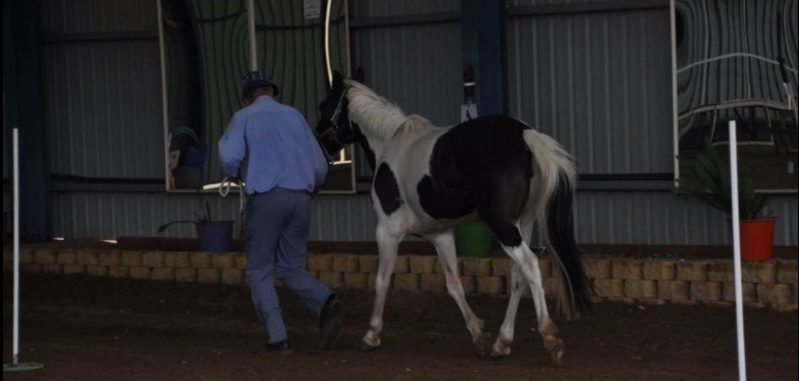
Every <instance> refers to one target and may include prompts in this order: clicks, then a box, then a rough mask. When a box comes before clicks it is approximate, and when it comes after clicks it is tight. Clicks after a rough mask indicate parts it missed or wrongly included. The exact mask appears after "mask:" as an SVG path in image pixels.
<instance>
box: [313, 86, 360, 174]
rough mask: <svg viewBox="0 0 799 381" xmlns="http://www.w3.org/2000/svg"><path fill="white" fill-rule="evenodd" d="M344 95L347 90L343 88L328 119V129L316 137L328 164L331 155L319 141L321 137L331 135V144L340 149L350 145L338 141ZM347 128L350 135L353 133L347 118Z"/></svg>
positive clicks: (331, 158)
mask: <svg viewBox="0 0 799 381" xmlns="http://www.w3.org/2000/svg"><path fill="white" fill-rule="evenodd" d="M346 95H347V88H344V90H343V91H342V93H341V96H340V97H339V99H338V104H337V105H336V109H335V110H334V111H333V115H332V116H331V117H330V127H329V128H328V129H327V130H326V131H325V132H323V133H322V134H320V135H319V136H318V137H317V139H319V145H320V146H321V147H322V152H323V153H324V154H325V157H326V158H327V161H328V163H331V162H332V161H333V154H332V153H330V152H328V151H327V147H326V146H325V144H324V143H323V142H322V140H321V139H322V138H323V137H325V136H327V135H330V134H332V135H333V142H334V143H335V144H337V145H339V146H342V147H343V146H345V145H347V144H349V143H351V142H342V141H341V139H339V131H340V130H341V127H340V126H339V117H340V116H341V112H342V111H343V110H344V98H345V97H346ZM347 126H348V127H349V129H350V130H349V131H350V133H352V131H353V127H352V120H350V119H349V118H347Z"/></svg>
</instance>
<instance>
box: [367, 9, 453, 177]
mask: <svg viewBox="0 0 799 381" xmlns="http://www.w3.org/2000/svg"><path fill="white" fill-rule="evenodd" d="M352 10H353V11H352V12H353V16H352V17H353V19H355V20H358V19H361V20H363V19H370V18H380V17H397V16H407V15H419V14H435V13H447V12H460V2H458V1H420V0H416V1H386V0H381V1H355V2H354V4H353V7H352ZM352 43H353V50H354V52H355V59H354V62H353V65H354V66H362V67H363V68H364V69H365V72H366V84H367V85H368V86H369V87H371V88H372V89H374V90H375V91H376V92H377V93H378V94H380V95H382V96H384V97H385V98H386V99H389V100H391V101H393V102H394V103H396V104H397V105H399V106H400V107H401V108H402V110H403V111H405V112H406V113H408V114H419V115H422V116H424V117H426V118H427V119H429V120H430V121H431V122H433V124H436V125H439V126H446V125H451V124H456V123H458V122H460V105H461V103H463V49H462V48H461V47H462V45H463V44H462V41H461V24H460V22H443V23H430V24H421V25H410V26H382V27H381V26H375V27H368V28H356V29H354V31H353V42H352ZM356 159H357V161H356V166H357V171H356V175H357V176H371V174H372V170H371V168H369V165H368V163H367V162H366V159H365V157H364V156H363V155H362V153H361V152H360V149H358V156H356Z"/></svg>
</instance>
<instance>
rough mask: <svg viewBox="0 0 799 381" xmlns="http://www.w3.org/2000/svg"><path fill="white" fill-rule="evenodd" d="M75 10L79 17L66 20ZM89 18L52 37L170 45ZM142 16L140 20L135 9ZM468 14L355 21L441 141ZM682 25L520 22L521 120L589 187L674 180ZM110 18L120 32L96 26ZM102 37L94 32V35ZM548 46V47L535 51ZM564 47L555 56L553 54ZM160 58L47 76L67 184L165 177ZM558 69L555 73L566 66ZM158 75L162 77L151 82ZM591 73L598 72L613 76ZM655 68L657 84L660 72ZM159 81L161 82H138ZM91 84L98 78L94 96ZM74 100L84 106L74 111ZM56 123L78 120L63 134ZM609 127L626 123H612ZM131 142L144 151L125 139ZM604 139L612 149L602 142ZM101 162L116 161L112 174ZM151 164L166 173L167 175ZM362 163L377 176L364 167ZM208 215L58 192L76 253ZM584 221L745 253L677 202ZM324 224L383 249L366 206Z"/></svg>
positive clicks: (113, 44) (360, 14) (777, 200)
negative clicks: (605, 177)
mask: <svg viewBox="0 0 799 381" xmlns="http://www.w3.org/2000/svg"><path fill="white" fill-rule="evenodd" d="M634 3H640V2H634ZM66 4H69V5H70V6H69V7H66ZM75 4H76V5H74V6H73V2H67V1H63V0H62V1H55V0H47V1H43V2H42V17H43V21H42V22H43V25H49V26H48V28H49V29H45V30H50V31H53V30H57V31H64V33H66V32H69V33H73V32H77V33H95V32H96V31H100V30H111V31H112V32H114V33H123V34H124V33H127V32H125V31H131V30H139V29H145V30H155V27H156V24H155V14H154V13H153V14H150V13H148V12H149V11H146V12H142V11H140V10H139V9H144V8H147V7H148V6H149V5H147V6H145V5H144V4H142V2H138V1H131V0H118V1H96V2H80V3H75ZM132 4H135V5H132ZM146 4H152V9H153V12H154V11H155V1H151V2H147V3H146ZM520 5H529V4H520ZM134 6H135V7H136V8H135V9H134V8H130V7H134ZM73 7H74V9H72V8H73ZM126 7H127V8H126ZM459 7H460V4H459V2H457V1H448V2H427V1H414V2H392V1H385V0H382V1H378V2H374V1H373V2H367V1H356V2H354V3H353V7H352V9H353V12H354V19H359V18H360V20H361V21H362V22H365V24H362V25H361V26H358V24H357V23H355V22H354V24H353V25H354V39H353V48H354V49H355V51H356V56H355V57H354V61H353V62H354V64H356V65H358V64H360V65H362V66H364V67H365V68H366V71H367V83H368V84H369V85H370V86H372V87H373V88H375V90H377V91H378V92H379V93H380V94H382V95H384V96H386V97H387V98H388V99H391V100H392V101H395V102H396V103H397V104H399V105H400V106H402V107H403V109H404V110H406V111H407V112H410V113H418V114H420V115H423V116H425V117H428V118H429V119H430V120H431V121H433V122H434V123H436V124H439V125H446V124H452V123H455V122H457V121H458V118H459V105H460V102H461V98H462V83H461V79H462V78H461V71H462V67H461V62H462V53H461V49H460V46H461V37H460V23H459V22H458V21H457V20H454V21H453V20H452V13H453V12H455V13H457V12H459ZM66 8H70V9H66ZM64 12H67V14H66V15H64ZM419 14H422V15H423V17H421V18H422V19H424V18H427V19H431V18H432V19H443V20H445V21H441V22H425V23H416V24H413V25H405V26H397V25H388V24H390V23H388V24H387V25H382V26H381V23H384V24H385V23H386V21H391V20H387V19H386V18H387V17H389V16H391V17H394V16H398V15H399V16H402V17H405V16H413V15H419ZM54 15H55V16H58V17H54ZM70 15H72V16H70ZM131 15H133V16H131ZM403 15H404V16H403ZM446 15H449V16H446ZM667 16H668V15H667V11H665V10H664V9H646V10H639V11H635V10H619V11H611V12H601V13H595V14H590V15H588V14H586V15H572V16H565V15H551V16H550V15H548V16H545V18H546V20H545V19H540V18H537V17H527V16H523V15H522V16H513V17H511V20H510V21H509V22H508V28H509V31H508V38H509V49H510V50H509V64H510V68H509V75H510V76H511V79H512V80H511V81H510V83H511V89H510V90H511V91H510V95H511V102H510V104H511V107H512V110H513V113H514V115H515V116H520V117H521V118H523V119H525V120H527V121H528V122H530V123H531V124H532V123H534V122H533V121H535V120H537V119H539V118H540V119H541V121H542V122H541V125H542V128H543V129H544V130H545V131H547V130H546V128H553V127H547V126H548V125H551V126H554V125H557V126H559V127H558V132H555V130H554V129H553V130H552V132H553V133H554V134H556V136H558V138H559V139H560V140H562V141H564V143H565V144H567V146H568V147H569V148H570V149H574V150H575V151H576V152H577V154H578V158H579V159H580V166H581V167H580V168H581V169H582V170H583V171H585V172H587V173H614V174H630V173H658V172H670V171H671V168H670V165H671V164H670V163H671V152H672V147H671V119H670V115H669V116H666V114H665V113H664V111H663V110H670V97H666V96H662V94H661V92H663V91H666V92H669V91H670V90H668V88H666V89H665V90H664V87H663V86H664V83H665V85H666V86H668V85H669V84H670V82H669V81H670V75H671V74H670V71H669V70H670V69H669V68H668V66H662V65H663V64H662V63H661V62H660V60H661V59H663V57H666V58H668V57H669V56H668V50H667V47H665V45H663V46H661V44H658V41H659V40H660V39H661V38H664V37H663V36H664V35H667V33H668V32H667V28H668V21H667ZM114 17H118V18H119V19H116V18H114ZM103 18H105V19H106V21H104V22H99V21H96V20H102V19H103ZM550 18H551V19H552V20H549V19H550ZM569 18H570V19H569ZM48 20H49V21H48ZM74 20H79V21H74ZM90 20H91V21H90ZM447 20H448V21H447ZM367 21H368V22H367ZM606 24H607V38H606V37H605V29H606V27H605V25H606ZM624 25H626V27H623V26H624ZM90 26H91V28H93V29H86V28H89V27H90ZM103 28H106V29H103ZM624 28H626V29H624ZM517 30H518V31H517ZM625 30H626V34H627V36H626V37H622V36H621V32H623V31H625ZM533 31H535V36H536V37H535V38H533V37H532V36H531V34H532V33H533ZM97 33H99V32H97ZM514 33H515V34H514ZM586 34H589V35H590V37H591V38H592V40H591V41H594V39H596V41H594V43H596V44H598V45H595V46H587V44H585V43H583V42H581V41H580V40H582V39H584V36H585V35H586ZM51 36H52V35H51ZM83 36H86V35H83ZM581 36H582V37H583V38H581ZM56 37H57V36H56ZM616 38H618V39H622V38H626V39H627V40H626V42H625V44H628V43H632V45H630V46H629V47H626V48H620V47H619V46H618V45H621V43H618V44H616V43H615V42H614V41H615V39H616ZM511 42H512V43H511ZM553 42H554V43H555V45H551V44H552V43H553ZM561 44H563V45H561ZM157 46H158V43H157V40H148V39H146V38H144V39H142V38H140V39H134V40H129V39H128V40H121V41H104V42H81V43H74V44H73V43H52V44H46V45H45V47H44V49H45V55H44V56H43V59H44V60H45V62H44V67H45V70H48V69H47V68H49V69H50V70H53V71H52V72H51V74H47V72H45V82H46V83H45V86H46V87H47V88H48V89H56V88H57V87H66V88H67V89H61V90H57V89H56V90H54V91H55V93H57V94H61V95H60V96H58V97H56V96H51V99H49V100H47V107H48V119H47V121H48V127H49V128H51V131H55V133H54V135H57V134H62V135H58V136H62V138H59V139H57V140H56V139H55V138H54V140H53V143H54V144H53V147H52V149H53V150H54V151H53V154H54V155H56V154H60V155H65V153H67V152H71V153H73V155H74V156H75V158H74V159H72V158H70V160H72V161H67V163H66V164H65V163H61V162H57V163H53V164H54V167H53V172H54V173H57V174H58V173H64V174H74V175H80V176H98V177H114V178H117V177H123V178H133V179H135V178H146V177H163V163H162V162H161V158H162V157H163V142H162V136H163V135H162V123H161V112H160V102H161V95H160V91H159V89H160V80H159V77H158V71H157V70H158V68H157V59H158V55H157V54H158V52H157ZM551 46H568V47H569V49H558V50H557V52H556V54H554V55H552V56H547V55H546V52H547V51H548V50H551V49H550V47H551ZM605 48H608V49H610V50H609V51H608V52H607V56H608V58H607V59H608V60H609V61H605V53H604V49H605ZM664 49H666V50H665V53H664ZM531 50H532V51H531ZM79 51H80V52H81V53H82V54H83V55H84V57H88V56H91V55H94V57H95V58H96V59H94V60H89V59H85V58H82V57H77V56H78V54H77V52H79ZM511 52H512V54H511ZM536 52H537V54H534V53H536ZM664 54H665V56H664ZM86 55H88V56H86ZM67 57H73V58H71V59H67ZM514 57H517V58H514ZM619 57H626V58H625V60H626V61H624V62H626V63H623V62H622V61H616V59H617V58H619ZM544 58H546V59H544ZM47 60H50V61H51V62H47ZM52 60H56V61H52ZM552 60H555V65H553V64H552ZM58 62H61V63H68V64H69V67H66V66H58V65H56V64H55V63H58ZM151 62H152V66H147V65H150V63H151ZM534 62H538V63H536V65H538V66H537V67H542V68H544V67H546V68H550V67H551V68H552V69H555V68H556V69H558V70H555V75H554V78H555V80H554V81H549V79H546V81H549V82H545V80H544V79H541V78H540V77H539V79H538V82H536V81H535V72H534V71H533V70H532V65H533V63H534ZM570 62H571V64H569V63H570ZM588 63H596V65H597V67H594V66H593V65H591V66H589V65H588ZM547 65H550V66H547ZM623 65H626V66H627V70H626V71H617V67H616V66H623ZM642 65H646V67H647V68H648V69H649V70H644V68H642V67H641V66H642ZM145 66H146V67H152V69H147V70H141V71H139V70H137V68H138V67H145ZM56 69H58V70H56ZM600 69H601V70H600ZM547 70H548V71H549V72H550V73H551V72H552V70H551V69H547ZM608 72H609V73H608ZM78 74H80V75H81V76H84V77H83V78H87V79H86V80H82V81H76V80H75V78H77V77H73V78H71V79H70V82H66V79H65V78H64V77H65V76H67V75H74V76H76V75H78ZM95 74H98V75H95ZM90 75H91V76H93V78H92V79H90V80H89V79H88V77H89V76H90ZM114 76H116V77H117V78H120V77H121V78H123V80H130V81H131V82H134V81H135V82H137V83H136V84H135V86H133V85H131V87H129V88H126V89H125V93H124V97H118V99H119V100H118V101H117V100H115V99H108V100H104V99H103V98H106V97H109V96H117V95H118V94H116V93H112V90H113V89H107V88H106V89H104V88H103V86H105V85H104V82H103V78H112V79H113V78H114ZM59 81H61V82H59ZM117 81H119V79H117ZM642 81H643V82H642ZM589 84H590V86H591V88H590V89H591V91H590V92H589V93H590V94H594V95H593V96H591V97H588V96H586V94H584V93H582V92H581V89H583V88H581V87H580V86H588V85H589ZM48 86H49V87H48ZM608 86H610V89H609V90H608ZM59 91H61V93H59ZM64 92H66V93H64ZM607 94H610V99H611V100H613V101H612V104H611V108H612V110H610V112H608V113H607V114H605V112H606V108H607V105H606V104H605V103H604V102H605V98H606V97H607ZM669 94H670V92H669ZM65 96H71V97H78V98H73V99H72V100H71V101H69V102H64V101H63V97H65ZM553 97H554V99H555V100H557V103H556V105H555V106H552V104H551V103H547V100H552V99H550V98H553ZM625 99H626V100H625ZM70 102H71V103H70ZM133 102H138V103H133ZM625 102H626V103H625ZM536 107H538V111H536ZM120 110H121V111H120ZM126 110H139V112H136V113H133V112H132V111H126ZM643 110H646V112H644V111H643ZM126 112H128V113H129V114H127V113H126ZM51 114H55V115H62V116H67V115H68V116H69V117H67V118H66V119H62V118H55V117H53V116H51ZM117 114H119V115H117ZM539 114H540V115H539ZM120 115H121V116H120ZM564 115H566V116H564ZM608 115H610V122H608V121H607V120H608ZM553 120H554V122H553ZM547 121H549V123H547ZM50 123H55V124H57V125H53V124H50ZM589 123H590V128H591V129H590V130H589V129H588V128H589V127H588V124H589ZM560 126H565V127H560ZM561 128H562V130H561ZM128 133H129V134H130V136H129V135H124V134H128ZM134 135H135V136H134ZM594 135H596V136H599V137H600V138H599V139H589V137H590V136H594ZM98 136H100V137H101V138H99V139H98V138H97V137H98ZM664 136H666V138H664ZM109 139H110V140H111V142H112V143H111V144H113V143H114V142H116V141H118V140H123V141H124V142H125V143H126V145H127V146H130V147H136V150H135V152H132V151H129V152H125V151H121V148H119V147H118V146H112V149H109V150H106V151H101V150H102V149H105V148H103V146H102V144H106V145H107V144H109V143H108V142H109ZM115 139H116V140H115ZM608 139H610V140H611V143H612V144H611V145H610V147H607V141H608ZM664 139H665V140H664ZM594 140H598V141H594ZM617 141H623V142H625V143H624V144H625V145H626V144H627V142H629V144H630V145H629V146H624V145H618V146H617V145H616V144H617V143H616V142H617ZM56 147H58V148H56ZM113 147H116V148H113ZM59 150H60V151H59ZM59 152H60V153H59ZM84 152H85V154H84ZM112 153H113V155H112ZM63 157H65V158H67V157H69V155H65V156H63ZM98 157H99V158H100V159H101V160H97V158H98ZM149 158H154V159H153V162H152V163H151V162H149V161H148V160H150V159H149ZM78 159H81V160H78ZM92 160H94V161H101V162H100V163H96V162H94V161H92ZM361 163H362V165H363V166H365V162H364V161H363V160H361ZM98 166H99V168H98ZM360 170H361V172H360V174H362V175H368V170H365V168H363V167H361V168H360ZM88 188H91V187H88ZM206 197H207V198H208V199H209V200H212V203H213V207H214V210H215V212H216V213H217V214H219V215H223V216H227V217H228V218H234V217H235V216H236V215H237V213H238V204H237V202H238V200H237V199H236V198H235V197H228V198H226V199H220V198H218V197H216V196H206ZM770 201H771V205H772V209H773V210H774V211H775V213H776V214H777V215H778V216H779V222H778V227H777V229H778V231H777V234H776V237H775V243H776V244H778V245H797V231H799V229H798V228H799V223H798V222H797V197H796V195H795V194H793V195H780V196H772V197H770ZM195 205H197V199H196V198H195V197H191V196H186V195H167V194H165V193H163V192H161V191H160V190H159V189H157V187H156V188H154V189H152V188H151V189H150V191H149V192H146V191H145V192H133V191H130V190H127V191H126V190H124V189H118V188H117V189H116V191H115V192H110V191H104V190H94V191H91V189H89V190H88V191H87V190H86V189H81V190H75V191H68V190H65V191H58V192H56V193H54V195H53V215H54V219H53V223H54V231H55V233H56V234H57V235H59V236H64V237H68V238H89V237H93V238H114V237H118V236H136V235H141V236H151V235H154V234H155V230H156V229H157V227H158V226H159V225H160V224H162V223H163V222H166V221H168V220H171V219H175V218H185V217H187V215H190V212H191V210H192V208H195ZM577 205H578V208H577V221H578V226H577V233H578V237H579V241H580V242H581V243H617V244H623V243H634V244H692V245H703V244H707V245H711V244H725V243H729V237H728V234H727V233H726V223H725V221H724V217H723V216H721V215H719V214H718V213H717V212H715V211H713V210H711V209H709V208H707V207H706V206H705V205H703V204H700V203H698V202H696V201H695V200H692V199H688V198H684V197H678V196H675V195H673V194H672V193H671V192H669V191H665V190H660V191H651V190H629V189H628V190H613V189H611V190H602V191H597V190H593V191H591V190H585V189H583V190H581V191H580V192H579V193H578V197H577ZM313 216H314V217H313V218H314V220H313V224H312V228H311V237H310V238H311V239H313V240H336V241H346V240H355V241H360V240H373V239H374V226H375V216H374V212H373V211H372V209H371V203H370V199H369V197H368V196H366V195H363V194H359V195H353V196H319V197H317V198H315V199H314V214H313ZM193 234H194V233H193V232H192V231H191V229H190V228H189V227H188V226H183V227H176V229H175V230H170V231H169V232H168V234H167V235H168V236H193Z"/></svg>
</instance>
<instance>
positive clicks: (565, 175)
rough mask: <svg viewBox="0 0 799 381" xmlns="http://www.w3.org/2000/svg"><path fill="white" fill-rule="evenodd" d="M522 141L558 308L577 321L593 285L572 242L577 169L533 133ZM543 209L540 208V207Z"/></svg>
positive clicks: (558, 148)
mask: <svg viewBox="0 0 799 381" xmlns="http://www.w3.org/2000/svg"><path fill="white" fill-rule="evenodd" d="M524 141H525V143H527V146H528V147H529V148H530V152H531V153H532V155H533V171H534V172H533V173H534V176H540V177H539V179H538V181H536V182H534V184H536V185H537V187H538V189H534V191H535V192H536V194H537V198H536V199H537V202H536V205H538V206H539V208H538V209H537V211H536V213H537V214H536V220H537V221H538V223H539V224H540V226H541V227H542V231H544V232H546V234H544V243H545V245H546V247H547V250H549V253H550V255H551V257H552V259H553V263H556V264H557V266H556V267H555V270H556V271H555V277H556V279H557V280H558V298H557V301H558V307H557V310H558V311H561V312H564V313H565V314H566V316H567V317H569V318H577V317H579V316H580V312H582V311H583V310H585V309H586V308H587V307H588V306H589V304H590V303H591V294H592V293H593V284H592V283H591V280H590V279H588V276H586V274H585V270H584V269H583V263H582V261H581V260H580V254H579V250H578V248H577V243H576V242H575V239H574V211H573V203H574V200H573V196H574V189H575V185H576V182H577V170H576V169H575V167H574V164H573V162H572V158H571V156H570V155H569V153H568V152H566V150H564V149H563V147H561V145H560V144H558V142H556V141H555V140H554V139H552V138H550V137H549V136H547V135H544V134H542V133H539V132H536V131H535V130H532V129H530V130H525V131H524ZM541 206H543V207H541Z"/></svg>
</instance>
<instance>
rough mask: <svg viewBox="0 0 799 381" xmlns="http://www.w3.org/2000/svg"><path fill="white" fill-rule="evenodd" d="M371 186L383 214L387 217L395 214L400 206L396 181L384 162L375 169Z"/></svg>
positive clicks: (400, 200) (400, 201)
mask: <svg viewBox="0 0 799 381" xmlns="http://www.w3.org/2000/svg"><path fill="white" fill-rule="evenodd" d="M372 186H373V187H374V189H375V194H377V198H378V200H380V206H382V207H383V213H385V214H386V215H387V216H389V215H391V213H394V212H396V211H397V209H399V208H400V206H402V199H400V193H399V185H397V179H396V178H395V177H394V172H393V171H392V170H391V168H390V167H389V166H388V164H386V163H385V162H383V163H380V167H379V168H377V173H376V174H375V178H374V183H373V185H372Z"/></svg>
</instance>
